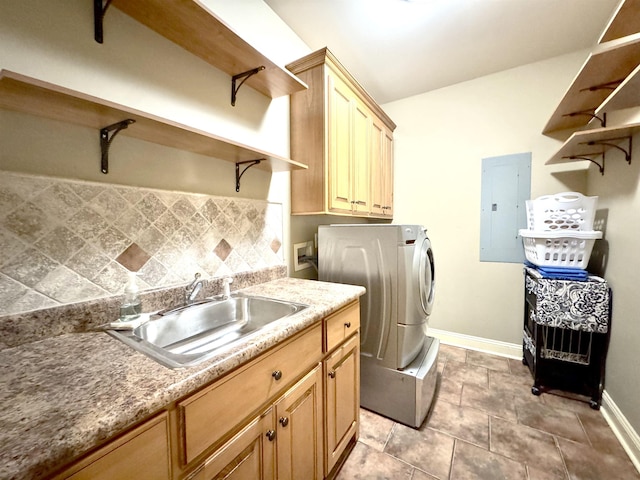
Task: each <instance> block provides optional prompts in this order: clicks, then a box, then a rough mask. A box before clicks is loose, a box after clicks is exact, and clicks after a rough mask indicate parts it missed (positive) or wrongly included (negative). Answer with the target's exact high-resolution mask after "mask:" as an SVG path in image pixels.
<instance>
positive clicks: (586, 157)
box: [562, 152, 605, 175]
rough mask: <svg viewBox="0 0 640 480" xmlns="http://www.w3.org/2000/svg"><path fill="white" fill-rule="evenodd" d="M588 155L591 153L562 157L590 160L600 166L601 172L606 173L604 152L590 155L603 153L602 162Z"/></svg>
mask: <svg viewBox="0 0 640 480" xmlns="http://www.w3.org/2000/svg"><path fill="white" fill-rule="evenodd" d="M587 155H589V154H585V155H568V156H566V157H562V158H568V159H569V160H588V161H590V162H591V163H593V164H595V165H597V166H598V170H600V174H601V175H604V160H605V157H604V152H602V153H592V154H590V155H602V163H598V162H596V161H595V160H594V159H593V158H591V157H588V156H587Z"/></svg>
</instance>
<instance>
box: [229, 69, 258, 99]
mask: <svg viewBox="0 0 640 480" xmlns="http://www.w3.org/2000/svg"><path fill="white" fill-rule="evenodd" d="M262 70H264V67H263V66H260V67H257V68H254V69H253V70H247V71H246V72H242V73H239V74H237V75H234V76H233V77H231V106H232V107H235V106H236V96H237V94H238V90H240V87H241V86H242V84H243V83H244V82H246V81H247V80H248V79H249V77H251V76H253V75H255V74H256V73H258V72H261V71H262ZM240 79H242V81H241V82H240V84H239V85H238V86H237V87H236V82H237V81H238V80H240Z"/></svg>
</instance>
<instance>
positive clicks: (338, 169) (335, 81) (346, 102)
mask: <svg viewBox="0 0 640 480" xmlns="http://www.w3.org/2000/svg"><path fill="white" fill-rule="evenodd" d="M328 84H329V118H328V122H329V135H328V151H329V159H328V162H329V165H328V170H329V179H328V189H329V192H328V193H329V198H328V203H329V205H328V207H329V210H331V211H334V212H339V213H351V210H352V207H353V204H352V203H351V201H352V198H353V197H352V184H353V180H352V177H351V172H352V168H351V151H352V142H351V96H352V93H351V90H350V89H349V87H347V85H345V84H344V83H343V82H342V81H341V80H340V79H339V78H337V77H334V76H332V75H329V77H328Z"/></svg>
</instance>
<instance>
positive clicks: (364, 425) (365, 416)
mask: <svg viewBox="0 0 640 480" xmlns="http://www.w3.org/2000/svg"><path fill="white" fill-rule="evenodd" d="M393 423H394V422H393V420H390V419H388V418H386V417H383V416H382V415H378V414H376V413H373V412H370V411H369V410H366V409H364V408H361V409H360V439H359V440H360V441H361V442H362V443H365V444H367V445H369V446H370V447H371V448H373V449H375V450H378V451H379V452H382V451H383V450H384V446H385V445H386V444H387V440H388V439H389V435H391V429H392V428H393Z"/></svg>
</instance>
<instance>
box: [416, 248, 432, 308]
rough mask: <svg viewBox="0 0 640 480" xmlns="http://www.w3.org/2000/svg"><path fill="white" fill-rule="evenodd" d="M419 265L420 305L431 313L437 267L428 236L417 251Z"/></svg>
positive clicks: (417, 269)
mask: <svg viewBox="0 0 640 480" xmlns="http://www.w3.org/2000/svg"><path fill="white" fill-rule="evenodd" d="M417 253H418V255H417V257H418V265H417V266H416V267H417V268H416V273H417V274H418V282H417V283H418V298H419V299H420V306H421V307H422V310H424V312H425V314H427V315H429V314H430V313H431V309H432V308H433V298H434V295H435V288H436V277H435V267H434V264H433V250H431V242H430V241H429V239H428V238H426V237H425V238H424V240H423V241H422V244H421V245H420V251H419V252H417Z"/></svg>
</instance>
